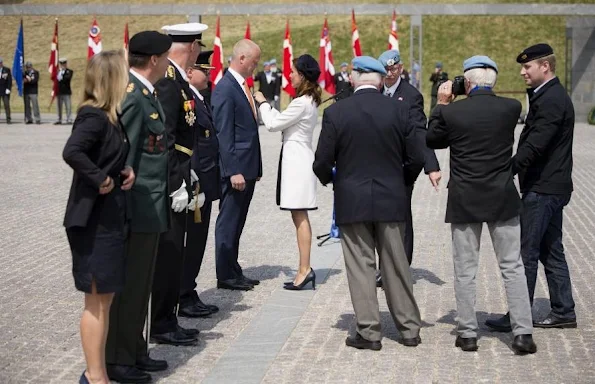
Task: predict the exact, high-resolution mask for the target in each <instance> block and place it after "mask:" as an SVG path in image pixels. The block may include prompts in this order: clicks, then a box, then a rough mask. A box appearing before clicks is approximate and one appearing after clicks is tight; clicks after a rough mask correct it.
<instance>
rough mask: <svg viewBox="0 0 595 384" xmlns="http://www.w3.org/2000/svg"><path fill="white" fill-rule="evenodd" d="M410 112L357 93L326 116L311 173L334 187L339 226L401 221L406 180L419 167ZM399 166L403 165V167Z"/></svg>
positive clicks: (419, 155)
mask: <svg viewBox="0 0 595 384" xmlns="http://www.w3.org/2000/svg"><path fill="white" fill-rule="evenodd" d="M410 114H411V108H409V107H408V106H407V105H405V104H397V107H395V102H394V101H393V100H391V99H390V98H388V97H386V96H384V95H383V94H382V93H380V92H378V91H377V90H375V89H369V88H366V89H361V90H359V91H356V92H355V93H354V94H353V96H351V97H348V98H347V99H344V100H341V101H339V102H337V103H335V104H333V105H331V106H330V107H328V108H327V109H326V110H325V111H324V116H323V119H322V131H321V133H320V139H319V141H318V148H317V149H316V155H315V159H314V164H313V170H314V173H315V174H316V176H317V177H318V179H319V180H320V182H322V184H325V185H326V184H328V183H330V182H331V181H333V176H332V169H333V167H334V166H335V164H336V168H337V173H336V176H335V180H334V182H333V188H334V193H335V213H336V221H337V224H339V225H341V224H351V223H359V222H398V221H405V217H406V214H405V212H406V211H407V206H408V203H407V194H406V189H405V178H408V177H409V178H410V177H412V175H417V174H418V173H419V172H420V170H421V168H422V167H423V163H424V157H423V152H422V151H421V150H420V148H419V142H418V140H417V138H416V127H415V123H414V121H413V120H412V119H411V117H410ZM403 164H407V165H405V166H403Z"/></svg>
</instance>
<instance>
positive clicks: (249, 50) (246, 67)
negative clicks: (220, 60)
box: [230, 39, 260, 78]
mask: <svg viewBox="0 0 595 384" xmlns="http://www.w3.org/2000/svg"><path fill="white" fill-rule="evenodd" d="M259 60H260V47H259V46H258V44H256V43H255V42H253V41H252V40H248V39H242V40H240V41H238V42H237V43H236V44H235V45H234V46H233V54H232V56H231V63H230V68H231V69H233V70H234V71H236V72H238V73H239V74H240V75H242V76H243V77H244V78H247V77H250V76H252V74H253V73H254V70H255V69H256V67H257V66H258V61H259Z"/></svg>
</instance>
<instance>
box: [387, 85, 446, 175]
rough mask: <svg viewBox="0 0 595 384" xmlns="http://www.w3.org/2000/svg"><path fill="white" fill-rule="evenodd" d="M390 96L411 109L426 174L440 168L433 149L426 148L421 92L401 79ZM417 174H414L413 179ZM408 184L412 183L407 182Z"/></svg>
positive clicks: (424, 115)
mask: <svg viewBox="0 0 595 384" xmlns="http://www.w3.org/2000/svg"><path fill="white" fill-rule="evenodd" d="M392 98H393V99H394V100H396V101H397V102H398V103H402V102H405V103H408V104H409V106H410V108H411V109H412V112H413V114H412V119H414V120H415V121H416V125H415V126H416V128H417V132H416V135H417V138H418V139H419V140H420V148H422V149H423V151H424V159H425V162H424V171H425V173H426V175H427V174H429V173H430V172H436V171H439V170H440V164H439V163H438V158H436V153H434V150H432V149H430V148H428V146H427V145H426V132H427V123H428V121H427V118H426V114H425V112H424V97H423V96H422V94H421V93H420V92H419V91H418V90H417V89H416V88H415V87H414V86H413V85H411V84H409V83H408V82H406V81H404V80H403V79H401V82H400V83H399V86H398V87H397V90H396V91H395V93H394V94H393V95H392ZM418 176H419V175H416V176H415V179H414V180H413V182H415V180H416V179H417V177H418ZM409 182H410V181H409ZM408 185H412V183H411V184H408Z"/></svg>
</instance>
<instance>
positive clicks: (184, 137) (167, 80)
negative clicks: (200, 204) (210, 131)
mask: <svg viewBox="0 0 595 384" xmlns="http://www.w3.org/2000/svg"><path fill="white" fill-rule="evenodd" d="M155 90H156V91H157V98H158V99H159V102H160V103H161V106H162V108H163V112H164V113H165V129H166V132H167V150H168V154H169V183H168V187H169V192H170V193H171V192H174V191H176V190H178V189H179V188H180V186H181V185H182V181H185V182H186V190H187V192H188V196H189V199H190V198H191V197H192V183H191V181H190V158H191V157H192V148H193V146H194V131H195V130H196V126H195V124H196V111H195V110H194V108H195V102H194V96H193V94H192V90H191V89H190V86H189V85H188V82H187V81H186V80H184V78H183V77H182V74H181V73H180V72H179V71H178V69H177V68H176V66H175V65H173V64H170V66H169V67H167V72H166V76H165V77H164V78H163V79H161V80H159V81H158V82H157V83H156V84H155ZM188 201H190V200H188Z"/></svg>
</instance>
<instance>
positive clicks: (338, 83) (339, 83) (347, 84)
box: [334, 72, 353, 100]
mask: <svg viewBox="0 0 595 384" xmlns="http://www.w3.org/2000/svg"><path fill="white" fill-rule="evenodd" d="M334 78H335V91H336V93H335V95H337V96H336V99H337V100H343V99H345V98H347V97H349V96H351V95H353V86H352V85H351V81H349V79H347V80H345V79H343V75H342V74H341V72H339V73H336V74H335V76H334Z"/></svg>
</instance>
